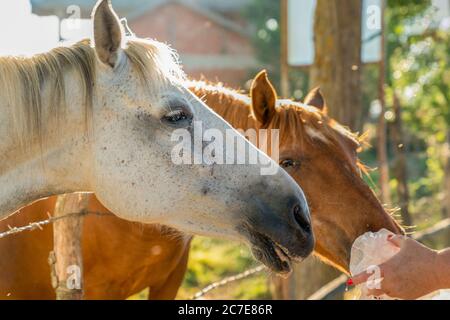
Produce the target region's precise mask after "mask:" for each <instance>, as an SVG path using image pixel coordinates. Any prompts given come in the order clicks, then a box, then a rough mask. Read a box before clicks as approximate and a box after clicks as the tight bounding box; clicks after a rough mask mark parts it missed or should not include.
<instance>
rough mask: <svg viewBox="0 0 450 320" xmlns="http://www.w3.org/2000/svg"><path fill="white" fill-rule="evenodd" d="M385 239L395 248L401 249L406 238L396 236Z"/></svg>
mask: <svg viewBox="0 0 450 320" xmlns="http://www.w3.org/2000/svg"><path fill="white" fill-rule="evenodd" d="M387 239H388V241H389V242H391V243H392V244H393V245H395V246H396V247H399V248H401V247H403V245H404V243H405V241H406V239H407V237H405V236H402V235H398V234H396V235H390V236H388V238H387Z"/></svg>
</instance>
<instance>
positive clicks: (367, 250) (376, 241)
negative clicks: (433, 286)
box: [350, 229, 450, 300]
mask: <svg viewBox="0 0 450 320" xmlns="http://www.w3.org/2000/svg"><path fill="white" fill-rule="evenodd" d="M389 235H394V233H392V232H390V231H388V230H386V229H381V230H380V231H378V232H366V233H365V234H363V235H361V236H359V237H358V238H357V239H356V240H355V242H354V243H353V246H352V250H351V256H350V272H351V274H352V275H354V276H355V275H357V274H360V273H362V272H369V273H371V274H372V275H371V277H370V278H369V279H368V282H366V283H363V284H361V285H359V286H357V287H356V289H357V291H359V292H360V296H359V299H360V300H394V299H395V298H391V297H389V296H388V295H385V294H384V295H382V296H378V297H374V296H369V295H368V293H367V292H368V290H369V289H374V288H376V287H377V285H379V283H380V281H382V278H381V277H380V273H379V268H378V267H377V266H378V265H380V264H382V263H383V262H385V261H387V260H389V259H390V258H392V257H393V256H394V255H396V254H397V253H398V252H399V251H400V248H398V247H397V246H395V245H394V244H392V243H391V242H390V241H388V236H389ZM420 299H421V300H422V299H424V300H429V299H432V300H449V299H450V290H440V291H438V292H435V293H432V294H429V295H426V296H424V297H422V298H420Z"/></svg>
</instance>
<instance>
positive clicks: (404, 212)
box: [391, 93, 413, 226]
mask: <svg viewBox="0 0 450 320" xmlns="http://www.w3.org/2000/svg"><path fill="white" fill-rule="evenodd" d="M393 107H394V113H395V121H394V123H393V125H392V130H391V133H392V141H393V144H394V155H395V165H394V174H395V179H396V180H397V194H398V201H399V205H400V213H401V217H402V222H403V224H404V225H407V226H412V223H413V221H412V218H411V215H410V213H409V191H408V168H407V162H406V148H405V144H404V141H405V138H404V133H403V123H402V112H401V107H400V100H399V98H398V96H397V93H394V105H393Z"/></svg>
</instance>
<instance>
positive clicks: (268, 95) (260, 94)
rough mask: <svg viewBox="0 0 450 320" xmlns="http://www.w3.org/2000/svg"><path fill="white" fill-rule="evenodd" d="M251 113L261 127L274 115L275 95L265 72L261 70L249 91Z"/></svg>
mask: <svg viewBox="0 0 450 320" xmlns="http://www.w3.org/2000/svg"><path fill="white" fill-rule="evenodd" d="M250 95H251V98H252V113H253V116H254V118H255V119H256V120H258V122H259V123H260V124H261V125H263V126H264V125H267V124H269V122H270V121H271V120H272V117H273V115H274V114H275V112H276V110H275V106H276V102H277V93H276V91H275V89H274V88H273V86H272V84H271V83H270V81H269V78H268V76H267V72H266V70H262V71H261V72H260V73H258V74H257V75H256V77H255V79H253V83H252V88H251V90H250Z"/></svg>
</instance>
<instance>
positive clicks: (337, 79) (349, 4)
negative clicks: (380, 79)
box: [310, 0, 362, 131]
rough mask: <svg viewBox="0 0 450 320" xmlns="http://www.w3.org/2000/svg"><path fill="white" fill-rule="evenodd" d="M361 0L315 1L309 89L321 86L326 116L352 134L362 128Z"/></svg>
mask: <svg viewBox="0 0 450 320" xmlns="http://www.w3.org/2000/svg"><path fill="white" fill-rule="evenodd" d="M361 11H362V1H360V0H318V1H317V7H316V13H315V22H314V45H315V60H314V65H313V66H312V68H311V72H310V76H311V80H310V87H316V86H320V88H321V90H322V93H323V94H324V97H325V100H326V102H327V105H328V107H329V114H330V116H331V117H332V118H335V119H337V120H338V121H340V122H341V123H343V124H344V125H346V126H348V127H350V128H351V129H352V130H355V131H360V130H361V128H362V125H361V121H362V119H361V115H362V109H361V103H362V100H361V99H362V95H361V68H362V66H361Z"/></svg>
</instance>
